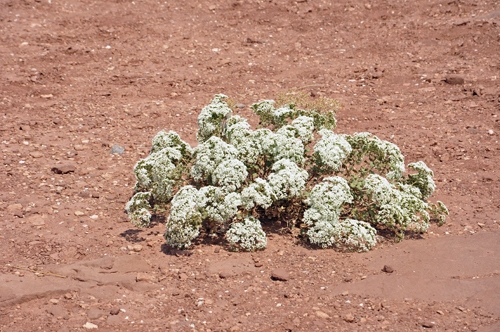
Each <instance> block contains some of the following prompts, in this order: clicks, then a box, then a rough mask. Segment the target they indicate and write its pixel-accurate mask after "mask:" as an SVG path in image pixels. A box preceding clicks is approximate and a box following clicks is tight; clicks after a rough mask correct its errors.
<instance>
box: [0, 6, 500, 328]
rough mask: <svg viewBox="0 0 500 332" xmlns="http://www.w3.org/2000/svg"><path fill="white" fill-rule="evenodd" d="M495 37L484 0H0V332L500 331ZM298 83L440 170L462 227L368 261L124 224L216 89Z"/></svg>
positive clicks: (499, 66)
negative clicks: (170, 133) (129, 207)
mask: <svg viewBox="0 0 500 332" xmlns="http://www.w3.org/2000/svg"><path fill="white" fill-rule="evenodd" d="M499 24H500V6H499V5H498V3H497V2H495V1H474V0H444V1H443V0H429V1H426V0H414V1H395V0H389V1H384V0H373V1H368V0H367V1H366V3H365V2H363V1H349V0H339V1H319V0H318V1H311V0H309V1H305V0H302V1H296V2H294V1H285V0H269V1H249V0H245V1H235V0H230V1H228V0H221V1H215V0H214V1H211V2H205V1H192V0H187V1H172V0H169V1H167V2H164V1H161V2H158V1H152V0H144V1H143V0H135V1H129V0H116V1H106V0H103V1H91V0H67V1H63V0H3V1H1V2H0V73H1V74H0V113H1V114H0V116H1V121H0V136H1V137H0V138H1V150H2V155H1V167H2V172H1V174H0V182H1V185H0V252H1V253H2V255H0V331H78V330H79V331H83V330H87V329H93V328H96V327H97V329H98V330H99V331H116V330H120V331H136V330H137V331H162V330H165V329H170V330H172V331H193V330H194V331H380V330H386V331H421V330H424V329H430V330H433V331H434V330H435V331H468V330H471V331H500V323H499V319H500V295H499V294H500V230H499V229H500V227H499V224H500V213H499V207H500V190H499V184H500V182H499V181H500V176H499V175H500V168H499V167H498V164H499V163H500V145H499V144H498V133H499V132H500V122H499V118H498V114H499V113H500V87H499V82H500V28H499ZM450 74H455V75H458V76H449V75H450ZM292 87H298V88H301V89H302V90H304V91H306V92H309V93H311V95H313V96H327V97H332V98H337V99H338V100H340V101H341V102H342V103H343V105H344V107H343V108H342V109H341V110H340V111H339V112H338V117H337V118H338V120H339V121H338V129H337V130H336V131H337V132H339V133H350V134H352V133H354V132H361V131H370V132H372V133H375V134H376V135H377V136H378V137H380V138H381V139H385V140H389V141H391V142H394V143H396V144H397V145H398V146H400V148H401V150H402V152H403V154H404V155H405V156H406V162H407V163H409V162H415V161H418V160H423V161H425V162H426V163H427V164H428V165H429V167H431V168H432V169H433V170H434V172H435V179H436V182H437V191H436V193H435V195H434V196H433V197H432V199H433V200H442V201H443V202H444V203H445V204H446V205H447V206H448V208H449V209H450V212H451V214H450V217H449V219H448V223H447V224H446V225H444V226H442V227H437V226H436V225H433V226H432V227H431V228H430V230H429V232H428V233H427V234H423V235H422V236H417V237H413V238H407V239H405V240H404V241H403V242H402V243H398V244H395V243H394V242H393V239H392V238H387V239H384V240H382V241H381V243H380V244H379V245H377V247H376V248H375V249H374V250H373V251H371V252H369V253H364V254H357V253H346V252H341V251H339V250H333V249H329V250H316V249H314V248H311V247H310V246H309V245H308V244H307V242H305V241H304V240H301V239H299V238H297V237H293V236H292V235H291V234H290V233H289V231H287V230H286V228H284V227H285V225H282V226H283V227H274V228H270V227H268V226H265V231H266V232H267V233H268V235H269V240H268V243H269V245H268V248H267V249H266V250H264V251H262V252H257V253H253V254H251V253H231V252H230V251H228V248H227V246H226V243H225V242H224V241H221V240H219V239H216V240H213V241H211V240H209V239H206V238H201V239H200V240H199V241H198V242H197V244H196V245H195V246H194V247H193V248H192V250H188V251H176V250H171V249H170V248H167V247H166V246H165V245H164V244H163V239H162V237H161V235H162V233H163V229H164V225H163V221H162V219H161V218H158V219H157V220H156V221H155V222H154V224H153V226H152V227H151V228H149V229H146V230H137V229H135V228H133V227H132V225H131V224H130V223H128V221H127V218H126V214H125V213H124V206H125V203H126V202H127V201H128V199H129V198H130V197H131V195H132V189H131V188H132V187H133V185H134V183H135V181H134V176H133V173H132V168H133V166H134V164H135V163H136V162H137V161H138V160H139V159H140V158H144V157H145V156H146V155H147V153H148V152H149V149H150V144H151V138H152V137H153V136H154V135H155V134H156V133H157V132H158V131H159V130H160V129H163V128H166V129H167V130H170V129H172V130H175V131H177V132H178V133H179V134H180V135H181V136H182V137H183V138H184V139H185V140H187V141H188V142H189V143H191V144H192V146H194V145H195V133H196V130H197V124H196V118H197V116H198V114H199V112H200V110H201V108H202V107H203V106H204V105H206V104H207V103H208V102H209V100H210V99H211V98H212V97H213V95H214V94H216V93H224V94H227V95H229V96H231V97H233V99H235V100H236V101H237V102H239V103H241V104H245V105H250V104H251V103H253V102H257V101H258V100H260V99H273V98H275V96H276V94H277V93H279V92H281V91H284V90H287V89H289V88H292ZM239 113H240V114H241V115H243V116H246V117H250V118H251V119H252V120H251V121H250V122H251V123H252V124H253V125H255V124H256V119H255V117H252V115H251V112H250V110H249V108H248V107H245V108H240V111H239ZM115 144H117V145H120V146H122V147H124V148H125V153H123V154H120V155H118V154H110V150H111V147H112V146H113V145H115ZM57 172H60V173H61V174H57ZM278 226H279V225H278ZM9 264H10V265H9ZM384 265H389V266H390V267H391V268H392V269H393V270H394V271H393V272H392V273H387V272H383V271H382V268H383V267H384ZM16 267H19V268H16ZM20 268H26V269H28V270H25V269H20ZM277 268H281V269H283V270H284V271H282V273H283V272H284V273H285V274H287V275H285V276H283V277H284V278H285V279H288V280H287V281H276V280H273V279H271V275H272V273H273V271H274V270H275V269H277ZM386 270H387V269H386ZM389 270H390V269H389ZM32 271H39V273H34V272H32ZM274 272H276V271H274ZM49 273H52V274H49ZM54 274H55V275H54ZM63 277H65V278H63Z"/></svg>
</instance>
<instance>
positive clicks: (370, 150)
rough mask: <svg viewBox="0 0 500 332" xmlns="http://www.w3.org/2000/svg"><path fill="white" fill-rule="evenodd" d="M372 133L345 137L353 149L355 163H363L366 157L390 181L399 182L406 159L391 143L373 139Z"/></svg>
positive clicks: (374, 137)
mask: <svg viewBox="0 0 500 332" xmlns="http://www.w3.org/2000/svg"><path fill="white" fill-rule="evenodd" d="M371 136H372V134H370V133H355V134H354V135H353V136H349V135H345V138H346V139H347V141H348V142H349V143H350V144H351V146H352V148H353V152H352V153H353V155H352V156H351V157H353V158H354V159H357V160H355V161H358V162H361V161H362V160H363V158H364V157H365V155H367V156H368V157H369V160H371V161H373V162H375V165H374V166H372V167H375V168H376V169H377V170H378V171H379V172H381V173H382V175H385V176H386V177H387V179H389V180H395V181H397V180H399V179H400V178H401V177H402V176H403V173H404V172H405V164H404V157H403V154H402V153H401V150H399V148H398V147H397V146H396V145H395V144H393V143H390V142H387V141H382V140H380V139H379V138H378V137H377V136H373V137H371Z"/></svg>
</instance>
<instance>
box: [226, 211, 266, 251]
mask: <svg viewBox="0 0 500 332" xmlns="http://www.w3.org/2000/svg"><path fill="white" fill-rule="evenodd" d="M226 239H227V240H228V242H229V243H231V245H233V246H234V247H240V248H242V249H244V250H247V251H255V250H259V249H264V248H265V247H266V245H267V239H266V233H265V232H264V231H263V230H262V226H261V224H260V221H259V220H257V219H255V218H254V217H246V218H244V219H243V222H238V223H234V224H232V225H231V227H230V228H229V230H228V231H227V233H226Z"/></svg>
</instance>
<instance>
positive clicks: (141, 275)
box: [135, 272, 153, 282]
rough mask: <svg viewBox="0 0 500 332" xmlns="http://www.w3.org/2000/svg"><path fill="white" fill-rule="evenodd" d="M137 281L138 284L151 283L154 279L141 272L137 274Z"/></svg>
mask: <svg viewBox="0 0 500 332" xmlns="http://www.w3.org/2000/svg"><path fill="white" fill-rule="evenodd" d="M135 281H137V282H141V281H146V282H150V281H153V277H152V276H151V275H149V274H147V273H144V272H139V273H137V276H136V277H135Z"/></svg>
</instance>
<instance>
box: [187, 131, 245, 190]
mask: <svg viewBox="0 0 500 332" xmlns="http://www.w3.org/2000/svg"><path fill="white" fill-rule="evenodd" d="M193 155H194V157H195V158H196V162H195V164H194V165H193V167H192V168H191V176H192V177H193V178H194V179H195V180H196V181H199V180H201V179H202V178H203V176H204V175H212V173H213V172H214V170H215V168H216V167H217V166H218V165H219V164H220V163H222V162H223V161H224V160H229V159H237V157H238V150H236V148H235V147H234V146H232V145H230V144H227V143H226V142H224V141H223V140H222V139H220V138H219V137H216V136H212V137H210V138H209V139H208V140H207V141H206V142H204V143H202V144H200V145H198V146H197V147H196V148H195V149H194V150H193Z"/></svg>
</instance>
